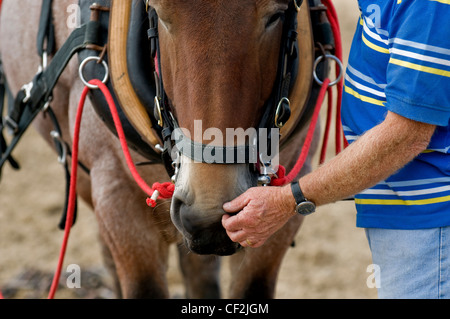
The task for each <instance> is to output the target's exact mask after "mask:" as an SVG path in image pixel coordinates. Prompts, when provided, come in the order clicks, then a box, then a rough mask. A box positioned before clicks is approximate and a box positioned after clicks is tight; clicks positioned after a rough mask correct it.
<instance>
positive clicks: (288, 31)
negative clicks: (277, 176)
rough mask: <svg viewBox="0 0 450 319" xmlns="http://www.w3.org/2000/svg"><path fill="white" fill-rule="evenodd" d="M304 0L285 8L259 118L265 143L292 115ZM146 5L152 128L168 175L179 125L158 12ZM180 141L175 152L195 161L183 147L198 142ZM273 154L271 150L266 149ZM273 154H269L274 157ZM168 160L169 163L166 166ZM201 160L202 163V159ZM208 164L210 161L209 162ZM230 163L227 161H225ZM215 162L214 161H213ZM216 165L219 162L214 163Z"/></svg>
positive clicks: (228, 149) (231, 149)
mask: <svg viewBox="0 0 450 319" xmlns="http://www.w3.org/2000/svg"><path fill="white" fill-rule="evenodd" d="M302 2H303V0H293V1H291V2H290V3H289V6H288V8H287V10H286V11H285V18H284V24H283V33H282V38H281V47H280V54H279V61H278V71H277V76H276V80H275V83H274V88H273V90H272V93H271V95H270V97H269V99H268V100H267V101H266V102H265V105H264V111H263V115H262V118H261V120H260V122H259V124H258V127H257V129H262V128H266V129H268V130H266V131H267V132H270V133H269V134H268V137H267V142H268V143H267V145H270V144H271V143H270V141H271V138H272V133H273V130H271V128H278V129H280V128H281V127H283V125H284V124H285V123H286V122H287V121H288V119H289V117H290V115H291V108H290V101H289V98H288V97H289V92H290V89H291V87H292V84H293V83H295V78H296V75H297V69H298V63H299V61H298V43H297V14H298V11H299V10H300V7H301V5H302ZM146 7H147V11H148V16H149V29H148V39H149V41H150V44H151V54H152V58H153V59H154V61H155V64H156V65H155V68H157V71H155V84H156V87H157V89H156V96H155V105H154V114H153V116H154V118H155V119H156V121H155V122H157V123H158V125H156V127H155V130H156V131H157V132H158V135H159V137H160V139H161V140H162V141H163V144H164V151H163V159H164V161H165V162H167V163H166V168H167V169H168V170H169V175H173V174H175V169H174V168H173V166H174V165H172V164H173V163H172V159H171V157H172V156H171V155H173V153H174V152H173V151H174V150H173V147H174V141H173V140H172V133H173V132H174V130H175V129H177V128H178V124H177V121H176V119H175V117H174V116H173V113H172V112H171V107H170V103H169V99H168V97H167V95H166V92H165V90H164V83H163V80H162V78H163V77H162V68H161V53H160V46H159V38H158V15H157V13H156V10H155V9H154V8H152V7H151V6H149V5H148V1H146ZM183 143H184V145H185V147H183V148H178V149H177V150H176V152H179V153H180V154H183V155H186V156H188V157H190V158H191V159H194V160H200V159H198V158H194V157H193V156H192V154H193V153H192V152H184V151H183V150H186V149H187V150H191V149H198V148H199V145H198V143H196V142H194V141H192V140H190V139H189V138H187V137H183ZM200 147H213V148H214V147H215V146H210V145H208V146H206V145H203V146H200ZM215 148H216V149H215V150H214V151H215V152H222V153H223V156H222V157H221V158H225V156H226V154H230V153H232V154H234V156H233V157H234V158H237V157H238V154H241V153H242V146H217V147H215ZM251 151H252V147H248V145H247V147H246V149H245V151H244V152H245V153H246V154H245V158H246V159H250V158H253V156H251V154H249V152H251ZM268 152H270V153H271V154H272V151H271V150H268ZM273 155H274V154H272V157H273ZM168 162H170V163H171V164H170V165H168ZM202 162H205V161H204V160H202ZM208 163H211V162H208ZM227 163H229V162H227ZM213 164H214V163H213ZM216 164H218V163H216ZM253 164H263V165H264V166H267V165H270V163H253Z"/></svg>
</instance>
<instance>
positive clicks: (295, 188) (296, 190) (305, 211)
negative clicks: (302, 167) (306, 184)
mask: <svg viewBox="0 0 450 319" xmlns="http://www.w3.org/2000/svg"><path fill="white" fill-rule="evenodd" d="M291 190H292V194H293V195H294V198H295V202H296V203H297V206H296V207H295V211H296V212H297V213H299V214H300V215H303V216H307V215H309V214H312V213H314V212H315V211H316V205H315V204H314V203H313V202H311V201H309V200H307V199H306V198H305V196H304V195H303V192H302V190H301V189H300V184H299V183H298V182H293V183H291Z"/></svg>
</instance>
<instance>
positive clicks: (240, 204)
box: [223, 192, 250, 213]
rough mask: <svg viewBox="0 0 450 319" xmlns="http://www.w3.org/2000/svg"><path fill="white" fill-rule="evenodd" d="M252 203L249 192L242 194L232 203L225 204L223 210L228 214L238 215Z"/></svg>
mask: <svg viewBox="0 0 450 319" xmlns="http://www.w3.org/2000/svg"><path fill="white" fill-rule="evenodd" d="M249 201H250V199H249V197H248V196H247V192H245V193H243V194H241V195H240V196H238V197H236V198H235V199H233V200H232V201H230V202H227V203H225V204H223V210H224V211H226V212H227V213H237V212H239V211H241V210H242V209H243V208H244V207H245V206H247V204H248V202H249Z"/></svg>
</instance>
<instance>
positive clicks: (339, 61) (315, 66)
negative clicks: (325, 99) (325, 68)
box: [313, 54, 344, 86]
mask: <svg viewBox="0 0 450 319" xmlns="http://www.w3.org/2000/svg"><path fill="white" fill-rule="evenodd" d="M323 59H332V60H334V61H335V62H336V63H337V65H338V66H339V76H338V78H337V79H336V80H334V81H333V82H331V83H330V84H329V85H328V86H333V85H335V84H337V83H338V82H339V81H340V80H341V78H342V74H343V70H344V67H343V66H342V62H341V60H339V59H338V58H337V57H336V56H335V55H332V54H325V55H321V56H319V57H318V58H317V59H316V61H314V67H313V70H314V71H313V76H314V80H315V81H316V82H317V84H319V85H322V84H323V81H321V80H320V79H319V77H318V76H317V72H316V70H317V66H318V65H319V63H320V62H321V61H322V60H323Z"/></svg>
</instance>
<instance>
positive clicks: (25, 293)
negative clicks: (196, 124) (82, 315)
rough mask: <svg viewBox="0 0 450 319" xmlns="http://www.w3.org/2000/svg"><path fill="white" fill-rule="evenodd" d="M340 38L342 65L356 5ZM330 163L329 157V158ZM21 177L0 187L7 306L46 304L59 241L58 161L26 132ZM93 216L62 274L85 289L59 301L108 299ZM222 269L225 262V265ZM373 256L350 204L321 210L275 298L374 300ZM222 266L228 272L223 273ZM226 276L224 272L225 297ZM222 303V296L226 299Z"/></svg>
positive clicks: (10, 175) (305, 229)
mask: <svg viewBox="0 0 450 319" xmlns="http://www.w3.org/2000/svg"><path fill="white" fill-rule="evenodd" d="M335 5H336V8H337V10H338V14H339V17H340V24H341V29H342V35H343V43H344V44H343V46H344V48H343V49H344V62H345V60H346V57H347V56H348V50H349V46H350V41H351V37H352V34H353V31H354V27H355V25H356V18H357V16H358V11H357V4H356V0H336V1H335ZM329 154H330V156H332V155H333V150H332V149H331V146H330V150H329ZM14 155H15V157H16V158H17V159H18V160H19V162H20V164H21V166H22V169H21V170H19V171H12V170H11V169H10V167H9V166H6V167H5V169H4V172H3V177H2V181H1V184H0V288H1V289H2V291H3V294H4V295H5V297H7V298H17V299H18V298H44V297H46V296H47V294H48V286H49V283H50V278H51V276H52V273H53V272H54V270H55V268H56V264H57V258H58V254H59V249H60V245H61V241H62V237H63V233H62V232H61V231H60V230H58V229H57V224H58V222H59V218H60V215H61V211H62V206H63V200H64V187H65V184H64V174H63V169H62V167H61V166H60V165H59V164H58V162H57V160H56V155H55V154H54V153H53V151H52V150H51V149H50V148H49V147H48V146H47V144H45V143H44V141H43V140H42V139H41V138H40V137H39V136H37V134H36V133H35V131H34V129H30V130H29V131H28V132H27V134H26V136H25V137H24V138H23V140H22V141H21V143H20V145H19V146H18V147H17V149H16V151H15V153H14ZM96 236H97V228H96V222H95V218H94V216H93V214H92V212H91V211H90V210H89V209H88V208H87V207H86V206H85V205H83V203H80V207H79V217H78V221H77V224H76V225H75V227H74V228H73V230H72V232H71V237H70V240H69V246H68V251H67V255H66V259H65V265H64V268H63V280H62V283H64V282H65V278H67V275H69V274H70V273H67V272H65V270H66V267H67V266H68V265H70V264H77V265H79V266H80V268H81V270H82V288H81V289H67V288H65V287H64V286H65V285H62V287H61V288H60V289H59V290H58V293H57V295H56V297H57V298H97V297H100V298H111V297H112V294H111V291H110V290H109V289H108V287H109V286H110V282H109V277H108V276H107V274H106V273H105V270H104V268H103V264H102V259H101V256H100V248H99V245H98V243H97V237H96ZM176 263H177V261H176V257H175V254H172V255H171V257H170V268H169V270H168V280H169V283H170V290H171V293H172V295H173V296H174V297H179V296H181V295H182V292H183V287H182V280H181V276H180V274H179V272H178V269H177V266H176ZM225 264H226V260H225ZM370 264H371V258H370V252H369V248H368V245H367V241H366V238H365V235H364V231H363V230H362V229H358V228H356V227H355V209H354V204H353V202H339V203H335V204H330V205H327V206H323V207H320V208H319V209H318V211H317V213H316V214H314V215H312V216H309V217H308V218H307V219H306V221H305V223H304V224H303V226H302V229H301V230H300V231H299V233H298V234H297V237H296V245H295V247H292V248H290V249H289V251H288V253H287V255H286V257H285V260H284V262H283V265H282V268H281V271H280V274H279V281H278V286H277V293H276V297H277V298H286V299H291V298H324V299H327V298H344V299H347V298H357V299H359V298H376V296H377V294H376V290H375V289H373V288H369V287H368V285H367V284H366V281H367V280H368V278H369V275H370V273H368V272H367V267H368V266H369V265H370ZM225 266H226V265H225ZM229 276H230V274H229V273H228V269H227V268H226V267H223V278H222V282H223V289H224V291H226V288H227V283H228V281H227V279H228V278H229ZM225 295H226V293H225Z"/></svg>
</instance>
